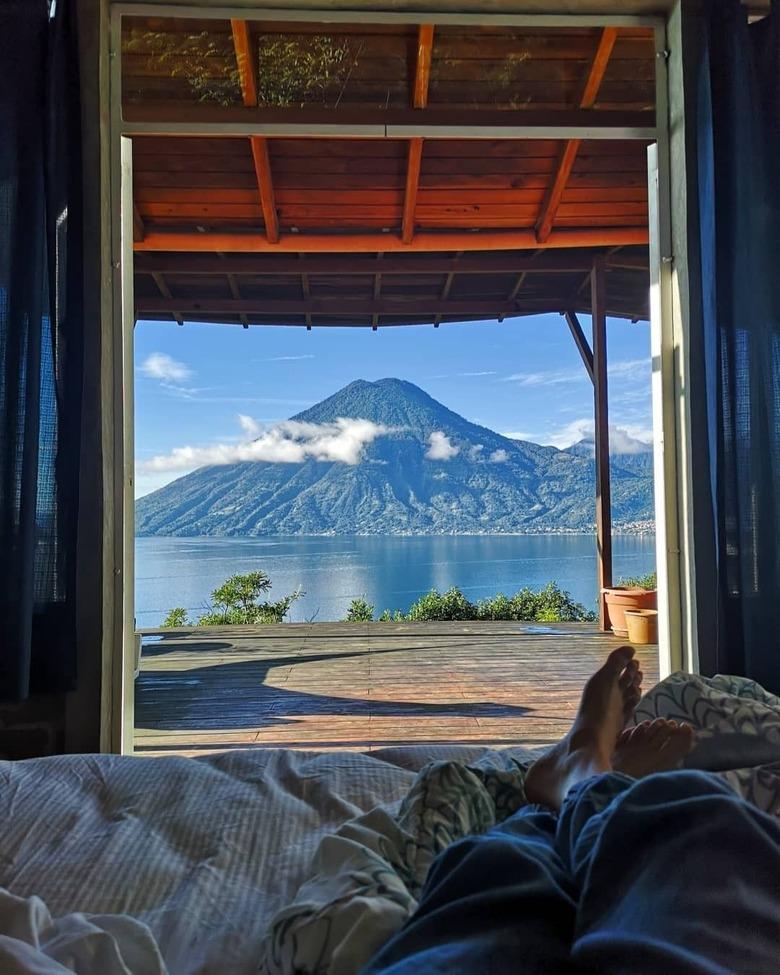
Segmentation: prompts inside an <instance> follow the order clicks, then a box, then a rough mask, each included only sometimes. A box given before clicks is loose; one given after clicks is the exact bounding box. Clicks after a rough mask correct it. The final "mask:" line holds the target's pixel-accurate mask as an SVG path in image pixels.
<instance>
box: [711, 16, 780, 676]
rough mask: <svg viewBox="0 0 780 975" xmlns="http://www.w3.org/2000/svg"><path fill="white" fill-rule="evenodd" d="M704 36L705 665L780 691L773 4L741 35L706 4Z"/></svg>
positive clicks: (778, 172)
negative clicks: (707, 526) (707, 523)
mask: <svg viewBox="0 0 780 975" xmlns="http://www.w3.org/2000/svg"><path fill="white" fill-rule="evenodd" d="M702 28H703V29H702V32H701V43H702V49H701V52H700V57H699V60H698V78H697V79H696V80H697V85H696V95H695V98H696V106H695V108H696V133H695V147H696V158H697V163H698V209H699V241H698V243H699V251H700V253H699V255H698V257H699V258H700V266H701V277H702V293H701V295H700V296H698V297H699V298H700V302H701V313H702V333H701V334H702V348H701V350H700V351H701V359H702V362H701V366H702V367H703V373H704V383H705V387H704V388H705V390H706V438H704V439H705V440H706V442H705V443H702V444H699V449H701V450H702V452H703V454H707V455H708V459H709V470H708V474H709V476H708V477H707V478H703V479H702V480H701V481H700V482H699V489H700V491H699V493H698V494H697V497H696V498H695V501H696V503H697V504H700V505H702V506H703V507H705V508H706V510H707V511H708V512H709V515H710V518H709V530H710V532H711V538H709V539H702V545H701V546H700V547H699V548H700V552H702V551H706V552H708V554H707V555H700V556H699V558H700V559H701V562H700V564H699V565H697V575H698V576H699V579H700V585H699V598H698V613H699V617H700V658H701V666H702V670H703V671H704V672H705V673H713V672H716V671H720V672H721V673H733V674H741V675H744V676H748V677H752V678H754V679H755V680H758V681H759V682H760V683H762V684H764V685H765V686H766V687H767V688H769V689H770V690H773V691H775V692H780V178H779V177H780V3H778V2H777V0H775V2H774V3H773V5H772V12H771V15H770V16H769V17H767V18H765V19H764V20H762V21H758V22H756V23H754V24H750V25H749V24H748V19H747V14H746V12H745V8H744V7H742V6H741V4H740V3H739V2H738V0H717V2H715V0H710V2H709V3H707V4H705V6H704V17H703V23H702ZM705 495H706V496H705ZM704 560H706V563H707V564H705V561H704ZM710 562H711V563H712V564H709V563H710ZM701 580H705V583H704V584H702V583H701ZM708 587H709V592H708V591H707V589H708Z"/></svg>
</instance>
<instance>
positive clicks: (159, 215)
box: [122, 17, 656, 328]
mask: <svg viewBox="0 0 780 975" xmlns="http://www.w3.org/2000/svg"><path fill="white" fill-rule="evenodd" d="M122 46H123V60H122V83H123V118H124V122H125V126H126V131H128V132H129V133H130V134H132V137H133V170H134V201H135V208H134V239H135V249H136V267H135V296H136V306H137V313H138V316H139V317H140V318H146V319H155V320H158V319H175V320H177V321H183V320H207V321H214V322H222V321H224V322H241V323H242V324H244V325H246V326H248V325H250V324H255V323H257V324H271V323H274V324H296V325H306V326H308V327H312V326H318V325H333V324H343V325H369V326H373V327H375V328H376V327H381V326H384V325H391V324H393V325H395V324H407V323H409V324H411V323H420V322H433V323H434V324H439V323H441V322H447V321H464V320H473V319H489V318H492V319H495V318H498V319H503V318H508V317H514V316H516V315H525V314H538V313H540V312H543V311H559V312H566V311H574V312H577V311H587V310H588V309H589V302H590V297H589V283H588V281H589V274H588V272H589V269H590V267H591V265H592V262H593V256H594V254H597V253H605V254H606V259H607V269H608V273H607V296H608V297H607V301H608V313H609V314H611V315H615V316H621V317H626V318H631V319H639V318H646V317H647V303H648V296H647V292H648V270H647V248H646V244H647V236H648V229H647V221H648V204H647V161H646V149H647V144H648V141H650V137H651V134H652V132H653V128H654V124H655V61H656V58H655V46H654V38H653V33H652V31H651V30H648V29H645V28H620V29H617V28H596V29H593V28H582V29H565V30H563V29H544V30H541V29H534V30H531V29H528V28H523V29H522V30H521V29H514V28H495V29H491V28H472V27H470V28H459V27H436V28H434V27H433V26H431V25H421V26H416V25H409V26H398V25H393V26H378V25H375V24H370V25H343V24H337V25H329V26H326V25H318V24H301V23H296V24H284V23H270V22H260V21H255V22H248V21H227V20H226V21H218V20H203V21H192V20H182V19H169V20H161V19H159V18H158V19H149V18H135V17H126V18H124V20H123V45H122ZM591 135H593V136H596V137H592V138H591V137H589V136H591ZM627 135H630V136H632V137H631V138H627V137H626V136H627Z"/></svg>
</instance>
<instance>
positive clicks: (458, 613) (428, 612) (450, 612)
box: [407, 586, 477, 623]
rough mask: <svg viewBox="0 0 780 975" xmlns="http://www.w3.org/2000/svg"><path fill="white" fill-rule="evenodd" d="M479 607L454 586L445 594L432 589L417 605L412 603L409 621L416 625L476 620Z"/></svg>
mask: <svg viewBox="0 0 780 975" xmlns="http://www.w3.org/2000/svg"><path fill="white" fill-rule="evenodd" d="M476 612H477V607H476V606H475V605H474V603H470V602H469V601H468V599H466V597H465V596H464V595H463V593H462V592H461V591H460V589H458V588H456V587H455V586H453V588H452V589H448V590H447V591H446V592H445V593H439V592H438V590H436V589H431V591H430V592H429V593H426V595H424V596H422V597H421V598H420V599H418V600H417V602H416V603H412V606H411V608H410V610H409V614H408V617H407V618H408V619H410V620H411V621H412V622H415V623H422V622H429V621H435V622H438V621H441V620H473V619H476V618H477V617H476Z"/></svg>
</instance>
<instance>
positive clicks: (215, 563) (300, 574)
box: [135, 535, 655, 628]
mask: <svg viewBox="0 0 780 975" xmlns="http://www.w3.org/2000/svg"><path fill="white" fill-rule="evenodd" d="M613 548H614V567H615V579H618V578H619V577H620V576H630V575H639V574H644V573H646V572H651V571H652V570H653V569H654V568H655V536H653V535H616V536H615V538H614V543H613ZM135 551H136V594H135V598H136V625H137V626H138V627H140V628H149V627H154V626H159V624H160V623H161V622H162V621H163V619H164V618H165V616H166V615H167V613H168V611H169V610H170V609H171V608H172V607H174V606H185V607H186V608H187V609H188V611H189V613H190V615H191V616H195V614H197V613H198V612H199V611H201V610H202V609H204V608H205V605H206V604H207V602H208V599H209V593H210V592H211V591H212V590H213V589H215V588H216V587H217V586H218V585H219V584H220V583H222V582H223V581H224V580H225V579H226V578H227V577H228V576H230V575H233V574H235V573H237V572H250V571H252V570H254V569H262V570H263V571H264V572H267V573H268V575H269V576H270V577H271V582H272V584H273V589H272V591H271V597H272V598H279V597H281V596H283V595H285V594H286V593H289V592H292V591H293V590H294V589H295V588H296V587H300V588H302V589H304V590H305V592H306V595H305V596H304V597H303V598H302V599H300V600H299V601H298V602H297V603H295V604H294V606H293V608H292V611H291V614H290V618H291V619H292V620H293V621H295V622H302V621H306V620H312V619H314V620H315V621H318V622H325V621H330V620H339V619H343V617H344V615H345V614H346V611H347V607H348V606H349V603H350V601H351V600H352V599H355V598H356V597H359V596H362V597H364V598H365V599H367V600H368V602H370V603H373V604H374V606H375V608H376V612H377V614H379V612H381V610H383V609H402V610H404V611H406V610H408V609H409V606H410V605H411V604H412V603H413V602H414V601H415V600H416V599H418V598H419V597H420V596H421V595H423V594H424V593H426V592H428V590H430V589H432V588H436V589H439V590H444V589H448V588H449V587H450V586H459V587H460V588H461V589H462V590H463V592H464V593H465V594H466V596H468V598H469V599H471V600H473V601H476V600H477V599H481V598H484V597H486V596H493V595H495V593H497V592H504V593H506V594H507V595H511V594H512V593H514V592H516V591H517V590H518V589H520V588H522V587H523V586H530V587H532V588H534V589H537V588H540V587H542V586H544V585H545V584H546V583H548V582H550V581H555V582H557V583H558V585H559V586H561V588H563V589H567V590H568V591H569V592H570V593H571V594H572V595H573V596H574V598H575V599H576V600H577V601H578V602H581V603H584V604H585V605H586V606H587V607H588V608H595V603H596V540H595V537H594V536H593V535H425V536H385V537H380V536H362V535H338V536H332V537H319V536H317V537H315V536H302V535H296V536H290V537H273V538H157V537H152V538H137V539H136V550H135Z"/></svg>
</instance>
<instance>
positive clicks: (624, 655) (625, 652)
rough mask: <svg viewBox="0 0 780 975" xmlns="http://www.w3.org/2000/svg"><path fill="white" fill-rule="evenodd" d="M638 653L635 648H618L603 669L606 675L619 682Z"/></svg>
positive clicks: (611, 654) (608, 658)
mask: <svg viewBox="0 0 780 975" xmlns="http://www.w3.org/2000/svg"><path fill="white" fill-rule="evenodd" d="M635 652H636V651H635V650H634V648H633V647H628V646H626V647H618V648H617V650H613V651H612V653H610V655H609V656H608V657H607V661H606V663H605V664H604V667H603V668H602V669H603V670H604V671H605V672H606V673H608V674H609V675H610V677H613V678H614V679H615V680H617V679H618V678H619V677H620V675H621V674H622V673H623V671H624V670H625V669H626V667H627V666H628V664H629V662H630V661H631V658H632V657H633V656H634V653H635Z"/></svg>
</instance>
